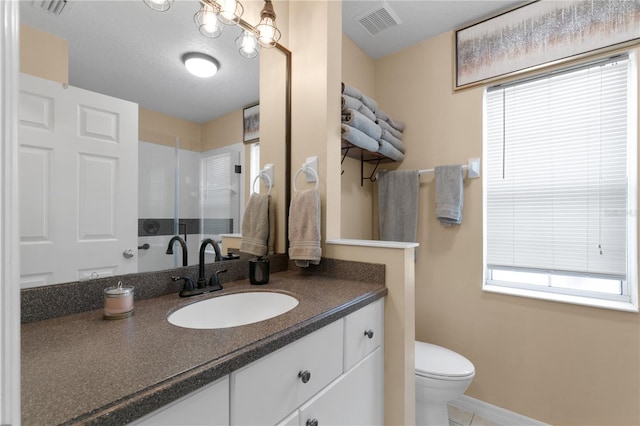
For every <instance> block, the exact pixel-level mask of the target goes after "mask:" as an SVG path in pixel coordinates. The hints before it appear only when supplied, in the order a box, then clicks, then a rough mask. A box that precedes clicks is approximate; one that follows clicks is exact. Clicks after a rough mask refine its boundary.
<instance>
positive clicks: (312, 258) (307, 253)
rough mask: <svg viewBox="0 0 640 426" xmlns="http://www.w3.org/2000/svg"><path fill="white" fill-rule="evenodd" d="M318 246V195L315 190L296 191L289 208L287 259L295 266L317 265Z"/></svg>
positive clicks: (319, 248)
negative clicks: (293, 262)
mask: <svg viewBox="0 0 640 426" xmlns="http://www.w3.org/2000/svg"><path fill="white" fill-rule="evenodd" d="M321 255H322V248H321V246H320V194H319V193H318V190H317V189H315V188H312V189H305V190H302V191H296V192H294V193H293V197H291V205H290V208H289V259H291V260H295V263H296V265H297V266H300V267H308V266H309V264H313V265H318V264H319V263H320V257H321Z"/></svg>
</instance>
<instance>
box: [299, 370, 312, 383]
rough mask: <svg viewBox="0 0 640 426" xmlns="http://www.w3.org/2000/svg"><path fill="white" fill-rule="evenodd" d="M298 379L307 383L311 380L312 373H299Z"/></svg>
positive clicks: (305, 371) (307, 371) (306, 371)
mask: <svg viewBox="0 0 640 426" xmlns="http://www.w3.org/2000/svg"><path fill="white" fill-rule="evenodd" d="M298 377H300V379H301V380H302V383H307V382H308V381H309V380H311V372H310V371H309V370H304V371H301V372H299V373H298Z"/></svg>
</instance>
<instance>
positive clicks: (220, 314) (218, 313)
mask: <svg viewBox="0 0 640 426" xmlns="http://www.w3.org/2000/svg"><path fill="white" fill-rule="evenodd" d="M297 305H298V299H296V298H295V297H292V296H289V295H287V294H282V293H274V292H267V291H252V292H248V293H234V294H227V295H224V296H218V297H214V298H211V299H207V300H203V301H201V302H196V303H193V304H191V305H187V306H185V307H184V308H180V309H178V310H177V311H175V312H174V313H172V314H171V315H169V318H168V320H169V322H170V323H171V324H173V325H177V326H178V327H184V328H198V329H213V328H227V327H236V326H238V325H246V324H252V323H254V322H258V321H264V320H266V319H269V318H273V317H276V316H278V315H281V314H284V313H285V312H288V311H290V310H291V309H293V308H295V307H296V306H297Z"/></svg>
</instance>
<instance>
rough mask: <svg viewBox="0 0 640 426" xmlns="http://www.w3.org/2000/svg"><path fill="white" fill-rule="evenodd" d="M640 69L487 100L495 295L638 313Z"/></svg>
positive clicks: (566, 75)
mask: <svg viewBox="0 0 640 426" xmlns="http://www.w3.org/2000/svg"><path fill="white" fill-rule="evenodd" d="M634 70H635V68H634V61H633V58H630V57H629V56H628V55H624V56H617V57H615V58H608V59H606V60H602V61H599V62H595V63H589V64H586V65H582V66H580V67H573V68H570V69H565V70H562V71H558V72H553V73H548V74H545V75H542V76H538V77H535V78H530V79H526V80H521V81H518V82H514V83H509V84H506V85H500V86H496V87H492V88H489V89H487V92H486V96H485V113H486V115H485V126H486V135H485V165H486V167H485V169H486V172H485V179H486V180H485V185H484V188H485V194H484V195H485V203H484V206H485V279H484V287H483V288H484V290H486V291H494V292H501V293H507V294H513V295H520V296H528V297H535V298H542V299H548V300H556V301H564V302H569V303H578V304H585V305H591V306H599V307H607V308H611V309H620V310H630V311H635V312H637V307H638V302H637V285H638V283H637V226H636V223H637V202H636V198H637V195H636V193H637V189H636V187H637V165H636V158H637V155H636V144H637V135H636V131H635V129H636V127H637V123H636V121H637V120H636V117H637V115H636V105H635V87H636V85H635V84H636V81H637V80H636V79H637V77H636V76H635V71H634Z"/></svg>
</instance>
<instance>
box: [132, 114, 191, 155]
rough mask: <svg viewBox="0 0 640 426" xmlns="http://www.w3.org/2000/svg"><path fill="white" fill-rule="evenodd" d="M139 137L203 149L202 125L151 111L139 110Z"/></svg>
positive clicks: (169, 144)
mask: <svg viewBox="0 0 640 426" xmlns="http://www.w3.org/2000/svg"><path fill="white" fill-rule="evenodd" d="M138 139H139V140H141V141H144V142H151V143H157V144H160V145H166V146H173V147H175V146H176V144H178V143H179V146H180V148H181V149H187V150H190V151H197V152H200V151H202V125H201V124H198V123H194V122H192V121H187V120H183V119H181V118H178V117H173V116H170V115H166V114H163V113H161V112H156V111H151V110H149V109H146V108H142V107H140V108H139V110H138Z"/></svg>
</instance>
